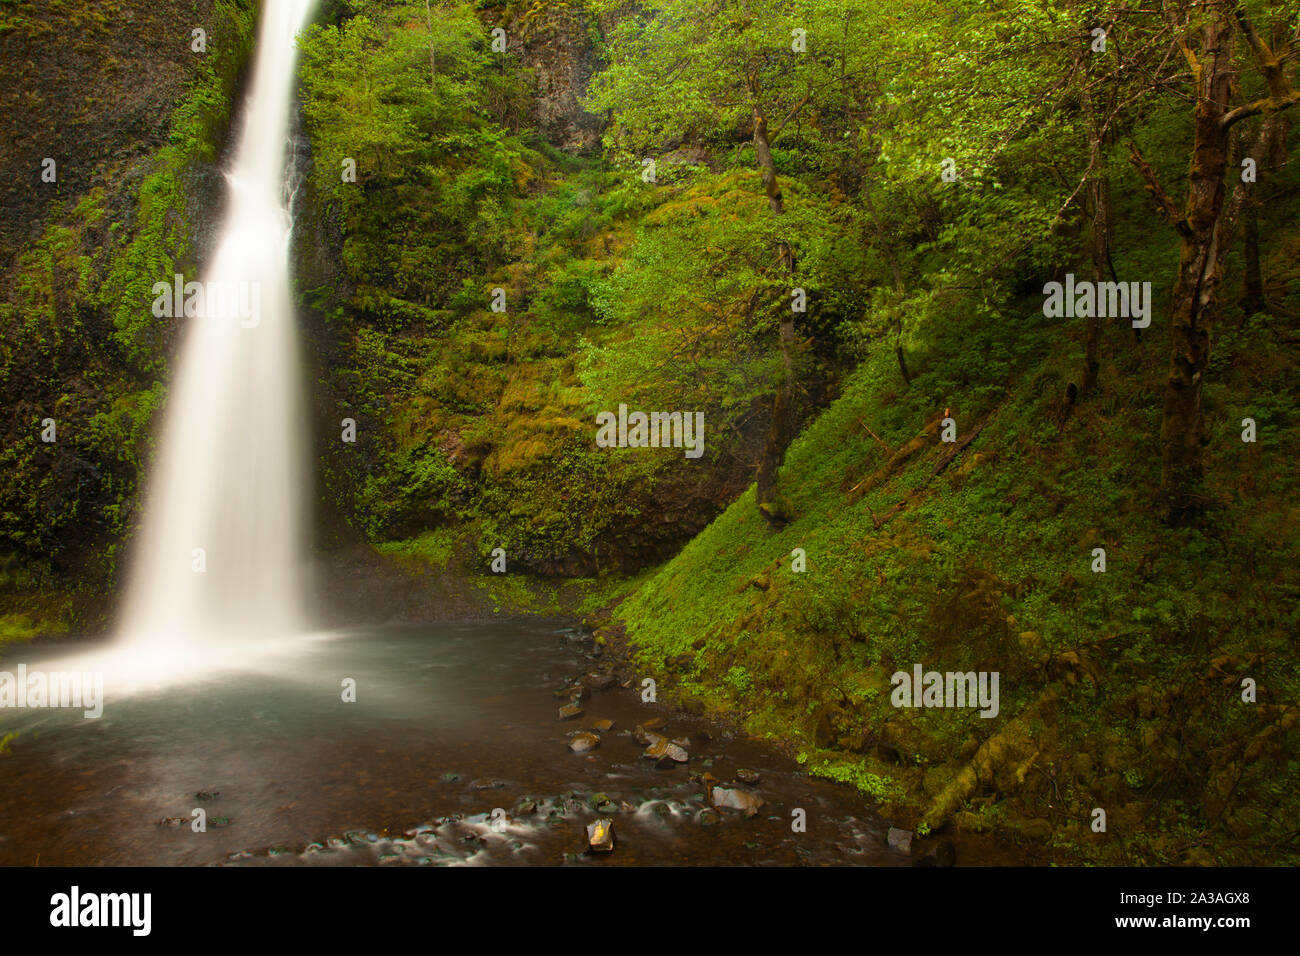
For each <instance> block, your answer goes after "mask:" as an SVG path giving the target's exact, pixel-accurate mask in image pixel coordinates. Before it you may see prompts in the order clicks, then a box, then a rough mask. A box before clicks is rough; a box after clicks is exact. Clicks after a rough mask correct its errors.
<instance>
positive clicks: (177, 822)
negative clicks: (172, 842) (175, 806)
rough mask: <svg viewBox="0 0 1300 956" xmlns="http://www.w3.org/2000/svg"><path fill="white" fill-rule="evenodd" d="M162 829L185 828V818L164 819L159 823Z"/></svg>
mask: <svg viewBox="0 0 1300 956" xmlns="http://www.w3.org/2000/svg"><path fill="white" fill-rule="evenodd" d="M158 825H159V826H160V827H183V826H185V818H184V817H163V818H162V819H161V820H159V821H158Z"/></svg>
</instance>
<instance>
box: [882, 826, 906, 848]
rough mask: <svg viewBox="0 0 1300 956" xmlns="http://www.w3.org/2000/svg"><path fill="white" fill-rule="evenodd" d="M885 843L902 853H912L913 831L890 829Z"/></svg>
mask: <svg viewBox="0 0 1300 956" xmlns="http://www.w3.org/2000/svg"><path fill="white" fill-rule="evenodd" d="M885 842H886V843H888V844H889V845H890V846H891V847H893V848H894V849H895V850H898V851H899V852H901V853H908V852H911V849H912V831H911V830H900V829H899V828H898V827H890V828H889V832H888V833H886V834H885Z"/></svg>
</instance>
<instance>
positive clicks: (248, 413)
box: [120, 0, 315, 655]
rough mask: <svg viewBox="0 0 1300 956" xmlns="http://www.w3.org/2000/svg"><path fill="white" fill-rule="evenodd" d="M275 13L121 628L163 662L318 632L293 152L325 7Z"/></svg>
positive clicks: (267, 16) (294, 1) (285, 7)
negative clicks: (310, 569)
mask: <svg viewBox="0 0 1300 956" xmlns="http://www.w3.org/2000/svg"><path fill="white" fill-rule="evenodd" d="M261 6H262V21H261V26H260V30H259V36H258V43H257V53H256V61H255V63H254V67H253V74H252V82H251V85H250V87H249V90H248V94H247V98H246V100H245V103H244V108H243V111H242V129H241V130H240V132H239V138H238V141H237V146H236V150H235V154H234V160H233V164H232V165H231V167H230V169H229V170H228V172H227V174H226V178H227V181H228V201H227V206H226V211H225V216H224V219H223V221H222V224H221V227H220V231H219V234H218V237H217V242H216V246H215V252H214V254H213V256H212V257H211V259H210V261H209V263H208V267H207V269H206V272H205V273H204V275H203V277H202V282H201V283H199V284H197V285H191V284H190V283H189V279H190V277H188V276H187V277H185V278H184V284H182V282H181V281H180V280H177V281H176V286H177V292H178V293H183V296H184V302H182V301H180V300H181V295H180V294H178V295H176V296H173V297H171V298H172V306H171V308H172V310H173V312H174V313H175V314H177V315H185V318H183V319H182V320H181V321H184V322H186V323H187V325H188V328H187V329H186V331H185V337H184V341H183V344H182V350H181V354H180V357H179V363H178V365H177V368H176V375H175V378H174V380H173V382H172V385H171V388H170V392H169V398H168V407H167V411H166V421H165V424H164V428H163V431H162V435H161V439H160V444H159V446H158V458H157V461H156V463H155V465H154V472H153V474H152V475H151V476H150V479H149V483H148V486H147V488H146V491H147V495H146V498H145V509H146V510H145V513H144V517H143V525H142V528H141V533H140V536H139V538H138V540H137V542H136V547H137V551H136V553H135V554H134V556H133V563H132V565H131V567H130V578H129V585H128V591H127V596H126V603H125V606H124V609H123V616H122V621H121V625H120V628H121V629H120V639H121V640H122V641H124V642H126V643H127V644H128V645H130V646H132V647H136V648H140V649H142V650H146V651H147V652H148V653H151V654H160V655H165V654H168V653H172V654H185V653H186V648H193V647H194V646H195V645H196V644H199V643H203V644H211V643H213V642H228V641H231V640H242V639H247V640H255V641H257V640H263V639H265V638H274V637H277V636H284V635H289V634H293V633H296V632H298V631H300V630H301V629H302V628H303V627H304V624H305V603H304V598H303V594H304V581H303V575H304V571H305V567H306V547H305V544H306V542H305V536H304V529H305V524H306V522H305V520H304V515H305V513H306V511H307V507H308V500H309V498H310V496H309V495H308V494H306V490H307V484H306V479H307V477H308V475H307V472H306V469H305V468H304V458H305V456H306V447H307V440H306V436H305V434H304V432H305V428H306V422H307V419H306V418H305V417H304V414H303V408H302V401H301V397H300V394H299V391H300V372H299V367H298V364H299V363H298V355H297V336H296V330H295V327H294V325H295V323H294V310H293V303H292V299H291V297H290V289H289V241H290V232H291V227H292V216H291V213H290V208H291V200H292V191H293V186H294V177H293V162H292V157H291V156H290V155H289V152H288V150H287V146H288V144H289V142H290V138H289V133H290V117H291V104H292V100H293V96H294V92H295V88H296V82H295V81H296V63H297V48H296V42H295V36H296V34H297V33H298V31H299V30H300V29H302V27H303V26H304V25H305V24H306V22H307V19H308V17H309V15H310V13H311V10H312V8H313V7H314V6H315V0H264V2H263V3H262V5H261ZM159 279H160V280H164V281H167V280H171V279H172V277H159ZM158 291H159V289H158V287H155V292H158ZM164 298H167V297H166V296H164ZM185 302H188V303H191V305H192V310H191V314H186V313H185V312H184V310H183V308H182V306H183V304H184V303H185ZM157 312H158V308H157V301H155V314H157ZM159 321H168V319H159Z"/></svg>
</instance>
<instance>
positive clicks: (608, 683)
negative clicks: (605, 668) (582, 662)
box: [587, 673, 618, 690]
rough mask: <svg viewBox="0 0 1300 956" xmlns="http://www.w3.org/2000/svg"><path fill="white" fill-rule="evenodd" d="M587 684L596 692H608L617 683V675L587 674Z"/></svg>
mask: <svg viewBox="0 0 1300 956" xmlns="http://www.w3.org/2000/svg"><path fill="white" fill-rule="evenodd" d="M587 682H588V683H589V684H590V685H591V686H592V687H593V688H595V689H596V690H609V689H610V688H611V687H614V686H615V685H616V684H617V683H618V675H617V674H614V673H605V674H588V675H587Z"/></svg>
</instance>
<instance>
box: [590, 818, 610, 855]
mask: <svg viewBox="0 0 1300 956" xmlns="http://www.w3.org/2000/svg"><path fill="white" fill-rule="evenodd" d="M587 848H588V850H589V851H590V852H592V853H609V852H611V851H612V850H613V849H614V821H613V820H596V821H595V822H594V823H589V824H587Z"/></svg>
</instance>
